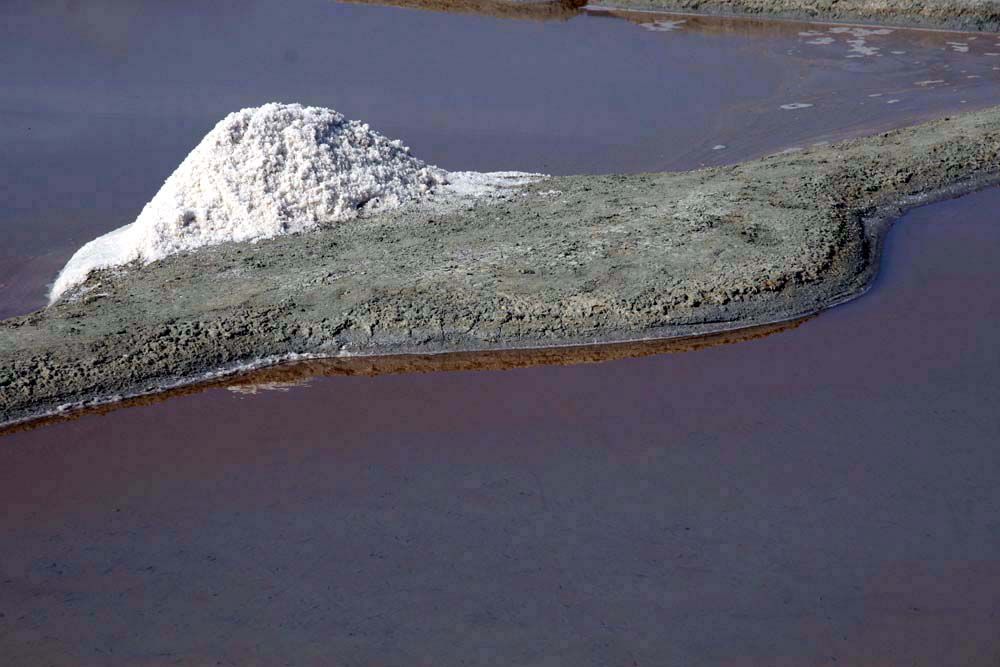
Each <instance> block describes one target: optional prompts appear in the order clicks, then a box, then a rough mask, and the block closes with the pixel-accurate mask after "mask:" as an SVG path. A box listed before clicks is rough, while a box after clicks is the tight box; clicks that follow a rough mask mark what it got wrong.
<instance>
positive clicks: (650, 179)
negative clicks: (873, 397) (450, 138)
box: [0, 108, 1000, 422]
mask: <svg viewBox="0 0 1000 667" xmlns="http://www.w3.org/2000/svg"><path fill="white" fill-rule="evenodd" d="M998 172H1000V108H993V109H989V110H986V111H981V112H976V113H969V114H965V115H961V116H956V117H952V118H947V119H942V120H939V121H935V122H932V123H927V124H924V125H919V126H915V127H912V128H907V129H904V130H899V131H894V132H890V133H886V134H882V135H879V136H875V137H870V138H866V139H861V140H855V141H851V142H846V143H843V144H838V145H835V146H832V147H828V148H816V149H813V150H809V151H805V152H800V153H792V154H784V155H775V156H771V157H768V158H764V159H761V160H756V161H751V162H746V163H742V164H737V165H733V166H729V167H722V168H714V169H708V170H702V171H695V172H686V173H660V174H640V175H630V176H624V175H609V176H571V177H558V178H551V179H547V180H545V181H543V182H541V183H537V184H534V185H530V186H525V187H523V188H521V189H519V190H516V191H514V192H512V193H510V194H508V195H504V196H502V197H498V198H493V199H481V200H476V201H473V202H470V203H469V204H468V205H467V206H464V207H462V208H460V209H454V208H448V209H446V208H441V207H434V206H429V207H422V208H412V209H407V210H403V211H400V212H396V213H394V214H388V215H381V216H376V217H371V218H367V219H361V220H357V221H355V222H352V223H350V224H345V225H341V226H340V227H337V228H331V229H323V230H321V231H317V232H313V233H310V234H307V235H300V236H289V237H284V238H278V239H273V240H270V241H265V242H261V243H257V244H253V245H248V244H227V245H222V246H217V247H214V248H209V249H204V250H202V251H200V252H197V253H193V254H190V255H181V256H174V257H170V258H168V259H166V260H163V261H160V262H157V263H154V264H151V265H149V266H147V267H142V268H140V267H135V268H133V269H132V270H129V271H125V272H119V273H104V274H97V275H94V276H92V277H91V278H90V280H89V281H88V282H87V283H86V284H85V285H83V286H82V288H81V289H80V290H78V291H77V292H76V293H75V294H73V295H71V297H70V298H68V299H66V300H64V301H62V302H60V303H58V304H56V305H55V306H53V307H50V308H48V309H46V310H43V311H39V312H37V313H33V314H31V315H27V316H24V317H19V318H14V319H10V320H6V321H4V322H0V422H13V421H18V420H24V419H26V418H29V417H31V416H34V415H39V414H42V413H46V412H51V411H53V410H54V409H56V408H57V407H59V406H63V405H67V404H79V403H82V402H86V401H92V400H95V399H99V400H108V399H109V398H112V397H126V396H135V395H141V394H144V393H150V392H153V391H156V390H158V389H159V388H162V387H164V386H167V385H177V384H180V383H184V382H189V381H190V379H191V378H193V377H196V376H203V375H204V374H205V373H208V372H212V371H220V370H226V369H232V370H235V369H237V368H238V367H240V366H241V365H245V364H249V363H253V362H255V361H257V360H259V359H262V358H269V359H281V358H287V357H290V356H293V355H327V356H334V355H380V354H404V353H414V354H429V353H438V352H454V351H463V350H464V351H476V350H488V349H500V348H526V347H545V346H552V345H568V344H586V343H593V342H599V341H601V342H613V341H627V340H635V339H641V338H651V337H680V336H693V335H700V334H708V333H713V332H718V331H724V330H730V329H735V328H740V327H747V326H759V325H763V324H768V323H775V322H781V321H786V320H790V319H796V318H799V317H803V316H807V315H810V314H813V313H815V312H817V311H819V310H821V309H823V308H826V307H829V306H831V305H833V304H836V303H839V302H842V301H843V300H845V299H848V298H851V297H852V296H854V295H857V294H859V293H861V292H862V291H863V290H864V289H865V288H866V287H867V286H868V285H869V283H870V281H871V279H872V277H873V275H874V272H875V270H876V268H877V257H878V253H879V243H880V238H881V234H882V233H884V229H885V227H886V225H885V224H883V223H884V221H885V220H886V219H890V218H892V217H895V216H896V215H898V214H899V212H900V210H901V207H905V206H912V205H916V204H919V203H926V202H927V201H929V200H930V199H931V198H932V197H930V196H928V195H927V194H926V193H936V194H935V195H934V196H938V197H940V196H946V195H947V194H950V193H956V192H959V191H965V190H970V189H974V188H975V187H980V186H983V185H986V184H988V183H993V182H997V180H998ZM866 220H867V222H866Z"/></svg>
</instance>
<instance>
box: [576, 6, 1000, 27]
mask: <svg viewBox="0 0 1000 667" xmlns="http://www.w3.org/2000/svg"><path fill="white" fill-rule="evenodd" d="M594 4H596V5H600V6H602V7H604V6H607V7H615V8H621V9H643V10H651V11H663V12H693V13H699V14H717V15H724V16H756V17H760V18H786V19H806V20H814V21H855V22H864V23H880V24H885V25H896V26H912V27H923V28H947V29H953V30H976V31H984V32H997V31H998V30H1000V0H610V1H609V2H607V3H603V2H595V3H594Z"/></svg>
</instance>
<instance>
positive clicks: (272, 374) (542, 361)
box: [0, 317, 810, 437]
mask: <svg viewBox="0 0 1000 667" xmlns="http://www.w3.org/2000/svg"><path fill="white" fill-rule="evenodd" d="M809 319H810V318H808V317H807V318H801V319H798V320H793V321H789V322H783V323H780V324H772V325H765V326H758V327H748V328H745V329H740V330H737V331H727V332H721V333H716V334H710V335H706V336H691V337H685V338H675V339H668V340H646V341H635V342H629V343H603V344H600V345H569V346H562V347H550V348H538V349H527V350H491V351H486V352H456V353H451V354H426V355H410V354H407V355H386V356H381V357H336V358H329V359H310V360H305V361H294V362H288V363H283V364H278V365H275V366H270V367H266V368H260V369H256V370H252V371H248V372H244V373H239V374H236V375H234V376H226V377H223V378H213V379H211V380H208V381H204V382H198V383H195V384H191V385H187V386H183V387H177V388H174V389H170V390H167V391H163V392H160V393H158V394H152V395H149V396H139V397H135V398H129V399H126V400H122V401H118V402H115V403H110V404H105V405H98V406H93V407H89V408H84V409H77V410H68V411H66V412H64V413H61V414H59V415H54V416H49V417H44V418H41V419H36V420H32V421H28V422H23V423H20V424H15V425H12V426H8V427H3V426H0V437H2V436H3V435H9V434H12V433H18V432H21V431H26V430H31V429H34V428H38V427H40V426H46V425H49V424H54V423H58V422H63V421H70V420H74V419H79V418H81V417H87V416H96V415H106V414H108V413H110V412H113V411H115V410H118V409H121V408H129V407H136V406H141V405H153V404H155V403H160V402H162V401H165V400H168V399H170V398H174V397H177V396H189V395H191V394H197V393H200V392H203V391H206V390H209V389H218V388H225V389H228V390H229V391H231V392H232V393H234V394H237V395H254V394H257V393H260V392H262V391H287V390H288V389H290V388H291V387H299V386H304V385H307V384H308V383H309V382H310V381H311V380H313V379H314V378H319V377H337V376H344V377H377V376H380V375H398V374H403V373H434V372H449V371H450V372H455V371H501V370H512V369H516V368H532V367H535V366H572V365H576V364H596V363H604V362H610V361H616V360H620V359H630V358H641V357H649V356H654V355H659V354H671V353H678V352H694V351H696V350H704V349H707V348H710V347H715V346H718V345H732V344H736V343H743V342H746V341H750V340H756V339H758V338H763V337H765V336H770V335H773V334H777V333H780V332H783V331H789V330H791V329H795V328H797V327H798V326H800V325H801V324H803V323H804V322H806V321H808V320H809Z"/></svg>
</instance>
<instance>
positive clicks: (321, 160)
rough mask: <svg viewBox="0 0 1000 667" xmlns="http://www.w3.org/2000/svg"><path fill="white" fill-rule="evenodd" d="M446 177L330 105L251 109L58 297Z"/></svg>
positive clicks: (221, 128) (85, 258) (333, 217)
mask: <svg viewBox="0 0 1000 667" xmlns="http://www.w3.org/2000/svg"><path fill="white" fill-rule="evenodd" d="M455 176H456V177H457V178H456V180H457V181H458V183H464V182H465V181H469V184H471V185H479V186H482V183H483V182H484V177H486V178H485V180H486V181H489V180H490V179H489V178H488V177H489V176H490V175H488V174H477V173H475V172H470V173H461V174H459V173H456V174H455ZM498 176H501V175H500V174H498ZM503 176H504V177H505V178H506V179H507V180H506V182H509V183H511V184H514V182H516V181H517V180H518V179H517V178H516V176H518V174H517V173H516V172H514V173H508V174H504V175H503ZM525 176H528V175H525ZM512 177H513V178H514V180H513V181H511V180H510V179H511V178H512ZM448 181H449V178H448V173H447V172H445V171H444V170H441V169H438V168H436V167H433V166H429V165H427V164H425V163H424V162H422V161H421V160H418V159H417V158H415V157H413V156H412V155H410V151H409V149H408V148H407V147H406V146H404V145H403V144H402V143H401V142H400V141H397V140H390V139H387V138H386V137H384V136H382V135H381V134H378V133H377V132H375V131H373V130H372V129H371V128H369V127H368V125H367V124H364V123H360V122H358V121H351V120H346V119H345V118H344V116H342V115H341V114H339V113H337V112H336V111H334V110H332V109H323V108H318V107H304V106H301V105H299V104H265V105H264V106H261V107H256V108H250V109H243V110H242V111H237V112H235V113H231V114H229V115H228V116H226V117H225V118H224V119H223V120H222V121H220V122H219V123H218V124H217V125H216V126H215V128H214V129H212V131H211V132H209V133H208V134H207V135H206V136H205V138H204V139H203V140H202V141H201V143H200V144H198V146H197V147H196V148H195V149H194V150H193V151H191V153H190V154H189V155H188V156H187V158H185V159H184V161H183V162H182V163H181V164H180V166H179V167H177V170H176V171H174V173H173V174H172V175H171V176H170V177H169V178H168V179H167V181H166V182H165V183H164V184H163V187H162V188H161V189H160V191H159V192H158V193H157V194H156V196H155V197H153V199H152V200H151V201H150V202H149V203H148V204H146V206H145V208H143V210H142V212H141V213H140V214H139V217H138V218H137V219H136V221H135V222H133V223H132V224H131V225H127V226H125V227H122V228H121V229H118V230H115V231H113V232H111V233H110V234H106V235H104V236H102V237H100V238H97V239H95V240H93V241H91V242H90V243H88V244H87V245H85V246H83V247H82V248H80V250H78V251H77V252H76V254H75V255H73V257H72V258H71V259H70V261H69V263H67V265H66V266H65V268H63V270H62V272H61V273H60V274H59V277H58V278H57V279H56V282H55V284H54V285H53V287H52V291H51V293H50V299H51V301H55V300H56V299H57V298H58V297H59V295H61V294H62V293H63V292H64V291H66V289H68V288H69V287H72V286H73V285H75V284H78V283H81V282H83V281H84V280H86V278H87V275H88V274H89V273H90V271H92V270H94V269H98V268H106V267H111V266H120V265H124V264H128V263H130V262H132V261H136V260H138V261H142V262H146V263H148V262H152V261H155V260H157V259H162V258H164V257H166V256H168V255H171V254H174V253H177V252H183V251H187V250H193V249H195V248H199V247H202V246H206V245H213V244H218V243H223V242H226V241H252V240H258V239H264V238H270V237H273V236H278V235H280V234H288V233H293V232H297V231H303V230H306V229H309V228H311V227H315V226H316V225H318V224H321V223H329V222H337V221H341V220H346V219H349V218H353V217H355V216H357V215H358V213H359V211H361V210H372V209H380V210H381V209H389V208H396V207H399V206H402V205H403V204H405V203H407V202H409V201H413V200H416V199H419V198H421V197H423V196H425V195H427V194H428V193H430V192H432V191H433V190H434V189H435V188H437V187H439V186H443V185H445V184H446V183H448ZM498 182H499V181H498ZM467 185H468V184H467ZM480 189H481V190H482V191H483V192H486V190H485V189H483V188H482V187H480ZM472 190H475V188H474V187H473V188H472Z"/></svg>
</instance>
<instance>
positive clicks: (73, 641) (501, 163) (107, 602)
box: [0, 2, 1000, 667]
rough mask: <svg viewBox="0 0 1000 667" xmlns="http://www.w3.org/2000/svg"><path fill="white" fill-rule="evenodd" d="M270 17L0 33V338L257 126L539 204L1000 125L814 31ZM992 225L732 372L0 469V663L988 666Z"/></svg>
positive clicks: (746, 346)
mask: <svg viewBox="0 0 1000 667" xmlns="http://www.w3.org/2000/svg"><path fill="white" fill-rule="evenodd" d="M58 7H61V9H58V10H57V9H55V8H58ZM72 7H77V8H78V9H76V10H73V11H71V8H72ZM289 7H290V6H289V5H282V6H281V7H278V6H277V5H273V4H270V3H241V4H239V5H237V4H235V3H234V4H213V5H212V7H211V8H202V10H201V11H205V12H209V13H208V14H207V15H205V16H204V17H203V18H201V19H199V20H192V19H189V18H186V16H187V14H186V12H185V11H183V10H182V8H178V5H177V4H176V3H155V2H147V3H124V2H122V3H114V2H105V3H87V4H86V6H85V5H83V4H79V5H70V4H66V5H57V4H47V5H45V7H43V8H40V5H37V4H35V3H32V4H30V5H29V4H26V3H20V4H17V3H8V4H7V5H6V6H5V8H4V10H3V12H4V14H5V16H4V19H5V20H3V21H0V26H2V28H0V30H2V31H4V34H3V35H2V37H3V39H2V40H0V68H3V76H4V81H5V82H9V84H10V86H9V90H10V95H6V94H5V96H4V97H3V99H2V100H0V120H2V121H3V123H0V128H2V129H0V137H2V139H3V141H4V143H5V145H7V146H10V147H12V148H11V150H10V151H8V153H7V156H8V157H5V158H4V159H3V160H0V177H2V179H3V181H2V182H4V183H5V184H7V189H6V191H5V195H6V197H7V199H8V201H13V202H14V205H13V206H7V207H2V208H0V234H2V237H0V238H2V239H3V241H4V243H3V244H0V247H2V248H3V250H2V251H0V252H2V253H5V254H3V255H2V256H0V282H2V283H4V287H3V288H2V291H0V309H3V308H6V309H7V310H6V311H5V312H6V313H7V314H12V313H13V312H21V311H23V310H24V309H26V308H30V307H34V306H35V305H37V303H38V301H39V299H40V298H41V289H42V285H43V283H44V280H45V279H46V278H45V276H49V275H54V273H55V270H56V269H57V268H58V266H59V265H60V264H61V262H62V261H64V259H65V257H66V256H68V254H69V253H70V252H72V250H73V249H74V248H75V246H76V245H78V244H79V243H81V242H83V241H85V240H87V239H89V238H91V237H92V236H96V235H97V234H98V233H101V232H102V231H106V230H107V229H110V228H113V227H116V226H119V225H120V224H123V223H125V222H128V221H129V220H130V219H131V218H132V217H134V215H135V213H136V212H137V210H138V207H140V206H141V204H142V203H144V202H145V201H146V200H147V199H148V198H149V197H150V196H151V195H152V193H153V192H155V189H156V188H157V187H158V185H159V183H160V182H161V181H162V179H163V178H164V177H165V175H166V174H167V173H169V171H170V169H172V167H173V166H174V165H175V164H176V163H177V162H179V161H180V159H182V158H183V156H184V155H185V154H186V153H187V151H188V150H189V149H190V148H191V147H192V146H193V145H194V144H195V143H196V142H197V140H198V139H199V138H200V137H201V136H202V135H203V134H204V133H205V132H206V131H207V129H208V128H209V127H211V125H212V124H213V123H214V122H215V120H217V119H218V118H219V117H220V116H221V115H223V114H225V113H226V112H228V111H230V110H232V109H234V108H237V107H239V106H245V105H250V104H259V103H261V102H264V101H268V100H271V99H284V100H286V101H293V100H294V101H301V102H305V103H311V104H323V105H326V106H333V107H335V108H337V109H339V110H341V111H343V112H345V113H347V114H348V115H351V116H354V117H360V118H365V119H367V120H370V121H371V122H373V124H374V125H375V126H376V127H378V128H379V129H381V130H383V131H384V132H386V133H389V134H393V135H397V136H401V137H404V138H406V139H407V141H408V142H409V143H410V144H411V145H412V146H413V148H414V152H415V153H416V154H417V155H421V156H424V157H426V158H428V159H430V160H432V161H434V162H438V163H440V164H442V165H443V166H446V167H449V168H477V169H500V168H518V169H532V170H535V169H544V170H548V171H551V172H553V173H564V172H579V171H606V170H607V171H610V170H625V171H639V170H646V169H672V168H677V169H681V168H691V167H695V166H698V165H699V164H700V163H702V162H705V163H710V162H711V163H719V162H724V161H726V160H735V159H743V158H745V157H749V156H752V155H757V154H761V153H764V152H769V151H774V150H782V149H785V148H789V147H794V146H797V145H802V144H803V143H810V142H814V141H822V140H825V139H826V138H827V137H832V136H842V135H845V134H851V133H853V132H856V131H862V130H863V129H865V128H868V129H870V127H871V126H874V125H879V124H889V125H891V124H895V123H902V122H905V121H908V120H910V119H911V116H912V117H916V116H923V115H924V114H934V113H941V112H945V111H948V110H952V109H957V108H961V107H962V106H968V105H976V104H986V103H990V102H996V101H997V88H996V82H995V79H988V78H987V77H989V76H990V75H989V73H988V72H989V71H992V70H988V71H987V70H982V68H983V67H987V65H986V63H987V62H989V59H990V58H993V56H989V55H987V53H991V52H992V51H985V50H984V49H985V47H984V48H980V47H979V46H977V45H976V43H975V42H973V45H971V46H970V47H969V50H968V51H967V52H963V51H956V50H954V49H953V48H952V47H951V46H949V45H948V44H947V42H949V41H955V42H961V41H962V40H960V39H956V38H955V35H954V34H950V33H926V32H916V31H897V32H894V33H891V34H888V35H867V36H865V41H866V43H865V44H862V45H860V46H862V47H866V48H874V47H878V48H881V49H882V50H881V51H880V52H881V53H883V55H882V56H878V55H873V54H869V55H865V56H864V57H859V58H848V57H847V56H848V55H856V54H854V53H851V52H850V51H851V49H854V48H856V47H858V46H859V45H857V44H853V45H852V44H847V43H846V42H847V38H848V37H850V38H851V39H852V40H854V41H856V40H857V39H860V38H859V37H857V36H855V35H848V36H847V37H844V35H845V34H846V33H831V32H829V31H830V27H829V26H826V27H817V26H801V25H797V24H781V26H780V27H761V26H767V25H768V24H755V23H749V22H745V23H740V22H724V21H718V22H716V23H713V22H712V21H708V20H698V21H695V20H693V19H690V18H684V17H673V18H664V17H656V18H651V17H650V16H647V15H642V16H639V17H636V16H625V17H618V18H615V19H612V18H609V17H607V16H605V15H597V14H587V15H581V16H577V17H575V18H572V19H571V20H568V21H563V22H555V23H538V22H531V23H521V22H514V21H500V20H498V19H495V18H490V17H477V16H451V15H446V14H433V13H427V12H417V11H409V10H402V9H388V8H379V7H366V6H341V5H336V4H331V3H325V2H301V3H294V5H292V6H291V8H289ZM677 20H684V21H687V22H686V23H683V24H679V25H676V26H675V25H673V24H672V23H670V24H669V26H668V23H665V22H670V21H677ZM656 21H660V22H661V23H660V24H658V25H654V24H655V22H656ZM647 25H653V28H652V29H650V28H649V27H643V26H647ZM668 27H669V29H667V28H668ZM269 28H274V29H275V30H274V31H271V30H269ZM813 32H815V33H819V34H818V35H817V34H807V35H800V34H799V33H813ZM826 36H829V37H832V38H833V39H834V42H829V43H828V42H826V41H825V39H824V38H825V37H826ZM979 39H983V37H980V38H979ZM817 40H822V43H818V44H813V43H809V42H815V41H817ZM998 41H1000V40H998ZM414 42H417V43H419V45H420V48H421V53H420V57H413V56H412V55H411V54H409V52H408V51H407V50H406V49H407V48H408V46H407V45H410V44H413V43H414ZM872 45H874V46H872ZM362 47H364V48H362ZM893 50H897V51H898V50H906V51H908V53H907V54H904V55H911V54H913V53H914V52H917V51H919V52H920V53H922V54H924V55H921V56H919V58H921V59H924V58H926V60H922V62H924V64H923V65H917V64H912V63H909V62H908V61H907V60H906V59H905V58H902V56H900V57H899V58H896V57H894V56H892V54H891V51H893ZM42 52H45V53H46V54H47V57H46V58H42V57H41V56H40V55H39V54H41V53H42ZM359 53H364V54H365V56H366V57H364V58H358V57H357V55H358V54H359ZM886 53H888V54H889V55H885V54H886ZM916 59H917V56H914V62H916ZM960 63H961V64H960ZM946 67H951V68H952V70H953V71H954V70H956V68H957V69H958V70H959V71H954V72H953V74H951V75H949V76H951V77H952V78H950V79H948V81H949V85H947V86H942V85H940V84H928V85H926V86H919V85H915V84H914V83H913V82H916V81H922V80H929V79H940V78H942V77H944V76H945V75H944V74H943V73H941V74H939V73H937V70H936V69H935V70H934V71H928V69H929V68H946ZM989 67H992V65H990V66H989ZM976 68H980V69H976ZM961 69H967V71H968V72H980V71H982V72H983V73H982V75H981V76H982V77H983V78H981V79H961V80H959V79H958V78H957V77H958V76H959V75H961V76H963V77H964V76H967V75H968V74H966V73H962V72H961V71H960V70H961ZM154 73H155V76H154ZM906 82H909V83H906ZM5 85H6V84H5ZM906 86H909V87H908V88H906V90H905V91H904V90H903V89H904V87H906ZM7 90H8V89H7V88H6V87H5V93H6V92H7ZM904 92H905V95H906V96H907V97H904ZM880 93H886V94H889V93H891V94H892V95H893V96H892V97H889V98H888V99H897V98H899V99H901V100H902V99H908V100H910V101H909V102H907V104H911V105H912V106H911V107H907V106H906V105H905V104H904V102H902V101H901V102H898V103H894V104H891V105H890V104H888V103H887V101H886V103H883V102H881V101H879V100H881V99H882V98H879V97H869V95H875V94H880ZM963 99H964V100H966V103H967V104H966V105H962V104H961V101H962V100H963ZM789 104H812V106H809V107H807V106H803V107H798V108H795V109H781V106H782V105H789ZM19 123H20V124H19ZM29 128H30V129H29ZM718 145H724V146H726V148H719V149H717V150H715V147H716V146H718ZM998 210H1000V190H997V189H992V190H989V191H985V192H982V193H979V194H975V195H971V196H968V197H965V198H962V199H959V200H954V201H949V202H943V203H940V204H936V205H933V206H930V207H926V208H923V209H919V210H917V211H914V212H912V213H910V214H908V215H907V216H906V217H905V218H904V219H903V220H902V221H901V222H900V223H899V224H898V225H897V227H896V228H895V229H894V230H893V231H892V232H891V234H890V236H889V238H888V244H887V256H886V258H885V265H884V270H883V273H882V275H881V277H880V278H879V281H878V283H877V284H876V286H875V289H874V290H873V292H872V293H870V294H869V295H867V296H866V297H864V298H862V299H860V300H858V301H856V302H853V303H851V304H848V305H846V306H844V307H841V308H837V309H835V310H833V311H830V312H828V313H826V314H824V315H823V316H821V317H819V318H817V319H816V320H814V321H811V322H809V323H807V324H805V325H803V326H801V327H799V328H797V329H795V330H792V331H788V332H785V333H781V334H779V335H775V336H770V337H768V338H764V339H760V340H755V341H751V342H746V343H741V344H739V345H733V346H725V347H715V348H711V349H707V350H702V351H699V352H694V353H686V354H674V355H662V356H655V357H647V358H643V359H625V360H618V361H614V362H609V363H605V364H596V365H576V366H546V367H536V368H527V369H520V370H512V371H477V372H452V373H429V374H410V375H386V376H381V377H375V378H365V377H330V378H318V379H315V380H313V381H312V382H311V383H310V384H309V386H291V387H278V389H280V390H277V391H267V390H264V391H259V392H258V393H247V392H246V388H245V387H244V388H243V390H242V391H240V392H233V391H228V390H225V389H213V390H210V391H207V392H204V393H201V394H198V395H191V396H185V397H179V398H175V399H172V400H169V401H167V402H164V403H159V404H154V405H149V406H144V407H136V408H130V409H124V410H120V411H117V412H114V413H112V414H111V415H109V416H96V415H94V416H86V417H83V418H81V419H79V420H76V421H72V422H65V423H61V424H56V425H52V426H48V427H45V428H41V429H38V430H34V431H27V432H23V433H17V434H14V435H11V436H8V437H5V438H3V439H0V505H2V506H3V507H4V509H5V512H4V513H2V515H0V655H3V656H4V657H5V659H6V660H8V661H9V662H10V663H11V664H16V665H27V666H30V665H74V666H76V665H101V666H105V665H112V666H114V665H123V666H124V665H127V666H128V667H132V666H134V665H156V666H159V665H169V664H194V665H201V664H222V665H253V664H260V665H272V664H295V665H328V664H331V662H336V663H337V664H345V665H355V664H357V665H371V664H403V665H422V664H435V665H437V664H441V665H455V664H475V665H490V664H493V665H556V664H562V665H580V666H585V665H602V666H603V665H671V664H677V665H730V666H731V665H768V666H771V665H795V666H796V667H798V666H802V665H828V664H848V665H872V666H873V667H874V666H876V665H878V666H879V667H882V666H885V665H907V666H913V665H928V666H933V667H939V666H940V665H950V664H962V665H991V664H996V660H997V658H998V656H1000V640H998V636H1000V635H998V633H997V631H996V629H997V624H998V618H1000V606H998V600H1000V485H998V484H997V480H998V479H1000V457H998V455H997V451H996V443H997V442H1000V419H998V417H997V413H996V404H997V401H998V398H1000V352H998V350H1000V345H998V342H1000V287H998V285H1000V281H998V280H997V279H996V278H997V276H996V269H995V263H994V262H993V259H994V257H995V256H996V254H997V253H998V252H1000V226H998V225H997V224H996V223H997V216H996V213H995V212H996V211H998ZM45 262H48V265H51V268H52V270H51V271H48V269H47V268H46V267H47V266H48V265H46V264H44V263H45ZM43 268H44V269H45V270H43ZM0 662H2V661H0Z"/></svg>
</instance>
